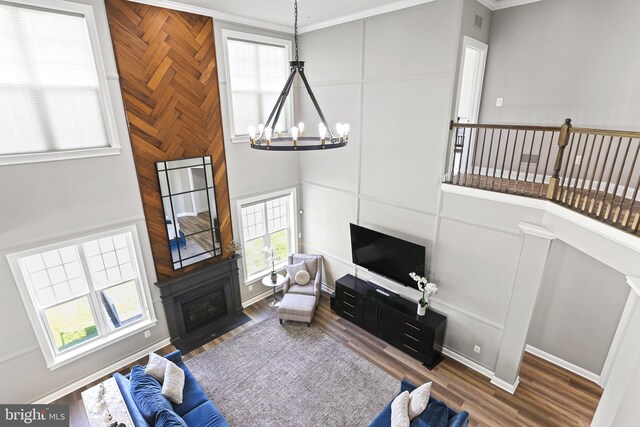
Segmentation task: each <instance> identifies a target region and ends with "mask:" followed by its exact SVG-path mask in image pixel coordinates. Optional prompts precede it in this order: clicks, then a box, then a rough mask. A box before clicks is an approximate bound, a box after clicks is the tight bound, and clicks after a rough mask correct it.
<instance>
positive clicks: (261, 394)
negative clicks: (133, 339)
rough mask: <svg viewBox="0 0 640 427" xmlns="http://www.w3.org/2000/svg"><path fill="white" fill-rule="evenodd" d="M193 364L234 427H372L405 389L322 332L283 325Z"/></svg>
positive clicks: (257, 331)
mask: <svg viewBox="0 0 640 427" xmlns="http://www.w3.org/2000/svg"><path fill="white" fill-rule="evenodd" d="M186 364H187V366H188V367H189V369H190V370H191V371H192V372H193V375H194V376H195V377H196V379H197V380H198V381H199V382H200V384H201V385H202V388H204V390H205V392H206V393H207V395H208V396H209V398H210V399H211V401H212V402H213V403H214V404H215V405H216V406H217V407H218V408H219V409H220V412H222V414H223V415H224V416H225V418H226V419H227V421H228V422H229V424H230V425H231V427H244V426H246V427H249V426H251V427H258V426H259V427H276V426H278V427H298V426H299V427H311V426H336V427H338V426H340V427H347V426H349V427H350V426H367V425H369V423H370V422H371V421H372V420H373V419H374V418H375V417H376V415H378V413H379V412H380V411H381V410H382V408H384V406H385V405H386V404H387V403H388V402H389V401H390V400H391V399H392V398H393V397H394V396H395V395H396V393H397V392H398V390H399V389H400V382H399V381H398V380H396V379H394V378H393V377H392V376H391V375H389V374H387V373H386V372H384V371H382V370H381V369H379V368H378V367H376V366H374V365H372V364H371V363H370V362H368V361H367V360H365V359H363V358H362V357H360V355H358V354H357V353H355V352H353V351H352V350H350V349H349V348H347V347H346V346H344V345H343V344H342V343H340V342H338V341H336V340H334V339H333V338H331V337H330V336H329V335H327V334H325V333H324V332H322V331H321V330H320V329H318V328H317V327H315V326H313V325H312V326H311V327H310V328H309V327H307V325H306V324H303V323H297V322H288V323H285V324H284V325H282V326H281V325H280V324H279V323H278V319H277V318H275V317H272V318H269V319H267V320H265V321H263V322H262V323H260V324H258V325H255V326H253V327H251V328H249V329H247V330H245V331H243V332H242V333H240V334H238V335H236V336H235V337H233V338H231V339H229V340H227V341H224V342H223V343H221V344H218V345H216V346H215V347H213V348H211V349H209V350H207V351H206V352H204V353H201V354H199V355H197V356H195V357H194V358H192V359H190V360H188V361H187V362H186Z"/></svg>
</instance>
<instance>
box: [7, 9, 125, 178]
mask: <svg viewBox="0 0 640 427" xmlns="http://www.w3.org/2000/svg"><path fill="white" fill-rule="evenodd" d="M3 1H4V2H5V3H7V4H14V5H16V6H18V7H20V6H30V7H34V8H37V9H41V10H45V11H51V12H53V13H56V12H58V13H69V14H75V15H82V16H84V18H85V22H86V23H87V29H88V32H89V40H90V42H91V43H90V44H91V51H92V53H93V58H94V62H95V65H96V71H97V73H98V86H99V87H98V93H99V95H100V107H101V111H102V117H103V120H104V124H105V129H106V132H107V139H108V141H109V146H108V147H98V148H81V149H78V150H61V151H42V152H36V153H20V154H4V155H0V166H3V165H14V164H23V163H35V162H46V161H56V160H69V159H80V158H87V157H100V156H112V155H117V154H120V141H119V139H118V132H117V128H116V119H115V112H114V109H113V103H112V100H111V96H110V95H109V87H108V83H107V71H106V68H105V63H104V57H103V52H102V48H101V46H100V37H99V29H98V26H99V24H98V22H97V20H96V16H95V13H94V10H93V9H94V7H95V6H94V5H88V4H82V3H76V2H71V1H65V0H3ZM101 24H102V25H100V27H103V28H100V30H101V31H102V32H103V33H104V32H106V33H107V34H108V33H109V30H108V28H104V26H105V24H106V23H105V22H102V23H101ZM113 78H114V79H116V80H117V75H116V76H113Z"/></svg>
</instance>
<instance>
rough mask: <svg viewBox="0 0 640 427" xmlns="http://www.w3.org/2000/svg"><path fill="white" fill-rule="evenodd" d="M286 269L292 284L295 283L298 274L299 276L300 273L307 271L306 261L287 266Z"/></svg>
mask: <svg viewBox="0 0 640 427" xmlns="http://www.w3.org/2000/svg"><path fill="white" fill-rule="evenodd" d="M285 268H286V269H287V275H288V276H289V279H290V281H291V284H293V283H295V281H296V274H298V271H307V270H306V269H305V268H304V261H303V262H299V263H297V264H291V265H287V266H286V267H285Z"/></svg>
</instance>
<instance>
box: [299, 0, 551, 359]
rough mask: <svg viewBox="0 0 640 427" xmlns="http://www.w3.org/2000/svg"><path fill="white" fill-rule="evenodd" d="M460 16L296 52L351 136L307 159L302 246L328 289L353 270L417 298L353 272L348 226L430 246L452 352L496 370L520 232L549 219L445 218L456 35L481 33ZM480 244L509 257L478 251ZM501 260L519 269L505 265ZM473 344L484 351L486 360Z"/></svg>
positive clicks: (460, 203)
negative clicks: (316, 259)
mask: <svg viewBox="0 0 640 427" xmlns="http://www.w3.org/2000/svg"><path fill="white" fill-rule="evenodd" d="M466 3H467V4H468V3H469V2H466ZM474 10H476V9H474ZM477 10H479V11H480V13H486V14H487V15H488V11H486V10H483V6H479V8H478V9H477ZM468 15H469V12H467V14H466V15H465V16H468ZM462 16H463V2H462V1H436V2H432V3H428V4H424V5H421V6H416V7H413V8H409V9H405V10H400V11H397V12H393V13H388V14H385V15H380V16H376V17H372V18H368V19H365V20H361V21H357V22H352V23H348V24H344V25H340V26H337V27H331V28H328V29H324V30H319V31H315V32H312V33H307V34H303V35H302V37H301V47H300V52H301V55H302V58H303V59H304V60H305V61H307V70H306V71H307V75H308V77H309V80H310V82H311V85H312V87H313V89H314V92H315V94H316V96H317V97H318V100H319V103H320V105H321V106H322V107H323V109H324V112H325V114H327V115H328V117H327V119H328V120H329V121H330V122H331V124H334V123H335V121H338V120H341V121H347V122H349V123H350V124H351V125H352V126H351V128H352V129H353V131H352V133H351V135H350V138H349V139H350V142H349V146H348V147H347V148H346V149H340V150H335V151H327V152H319V153H302V154H301V160H300V165H301V167H300V176H301V180H302V187H303V195H304V202H303V206H304V212H305V213H304V220H303V226H304V233H303V244H304V249H305V250H306V251H309V252H319V253H322V254H323V255H324V256H325V266H326V270H327V271H326V273H327V274H326V277H325V282H326V283H327V285H329V286H330V287H332V286H333V284H334V281H335V280H336V279H337V278H339V277H341V276H342V275H344V274H347V273H350V274H354V273H356V274H357V275H359V276H361V277H365V278H371V279H372V280H373V281H374V282H376V283H378V284H380V285H383V286H387V287H389V288H390V289H392V290H393V291H396V292H398V293H400V294H402V295H404V296H406V297H408V298H411V299H414V300H417V299H418V292H417V291H415V290H412V289H408V288H405V287H402V286H399V285H397V284H395V283H393V282H391V281H388V280H386V279H384V278H382V277H378V276H374V275H372V274H370V273H368V272H366V271H362V270H360V269H356V268H355V267H354V266H353V264H352V263H351V261H350V260H351V256H350V243H349V228H348V224H349V222H357V223H360V224H362V225H364V226H368V227H372V228H375V229H377V230H380V231H383V232H388V233H392V234H394V235H396V236H399V237H402V238H405V239H407V240H411V241H414V242H416V243H420V244H423V245H425V246H426V247H427V252H428V260H427V261H428V263H429V264H430V266H431V268H430V271H429V275H430V277H432V278H434V279H435V280H437V281H438V283H439V284H440V285H441V292H440V294H439V295H438V296H437V298H436V299H435V300H434V304H433V305H434V308H435V309H437V310H439V311H442V312H443V313H445V314H446V315H447V316H448V326H447V336H446V342H445V345H446V346H447V347H449V348H451V349H454V350H455V351H457V352H459V353H462V354H464V355H465V356H467V357H470V358H473V359H475V360H477V361H478V362H479V363H481V364H483V365H484V366H487V367H489V368H492V367H493V365H494V364H495V358H496V356H497V348H498V346H499V343H500V334H501V328H502V325H503V322H504V317H505V316H506V305H505V304H504V301H505V298H507V297H508V290H509V287H510V286H511V284H512V281H513V275H514V274H515V268H516V266H517V254H518V249H519V245H520V244H521V236H520V234H519V230H518V229H517V223H518V220H520V219H521V218H529V217H532V218H533V219H532V220H533V221H534V222H535V220H537V221H540V220H541V215H540V214H523V215H519V216H518V215H514V214H510V213H509V211H504V212H503V213H502V215H503V216H505V217H508V218H510V219H509V220H506V219H504V221H500V220H501V218H497V217H496V213H495V209H494V207H491V206H482V203H481V202H478V205H479V206H478V207H477V208H474V207H471V206H469V202H467V201H466V200H464V198H460V196H458V198H456V196H451V197H449V198H448V199H445V201H444V207H445V208H444V209H443V210H444V212H443V213H441V206H442V205H443V200H442V194H441V191H440V180H441V173H442V169H443V162H444V158H445V154H446V153H445V151H446V145H447V141H448V122H449V120H450V117H451V111H452V100H453V97H454V96H453V93H454V88H455V86H456V79H457V59H458V56H459V46H460V38H461V35H465V34H472V33H473V32H472V31H471V30H470V29H468V28H465V29H463V28H462V24H461V22H462ZM472 16H473V15H472ZM468 21H469V20H468V19H467V20H465V22H468ZM488 21H489V19H488V18H487V19H486V20H485V23H486V24H488ZM465 25H466V24H465ZM473 35H475V36H476V37H478V38H482V37H480V36H478V35H477V34H473ZM336 64H340V66H336ZM301 98H302V100H304V96H303V95H302V94H301ZM299 110H300V113H301V115H302V117H303V118H304V120H305V121H306V122H311V123H315V121H317V119H316V118H315V115H313V110H312V107H311V106H310V104H309V103H306V104H305V103H301V104H300V106H299ZM314 126H315V124H314ZM467 212H469V213H470V215H471V213H475V214H476V215H478V217H477V218H472V219H474V220H475V221H476V222H478V223H479V224H481V225H480V226H478V225H475V224H474V223H471V222H470V221H469V218H467V217H466V213H467ZM501 212H502V211H501ZM486 223H488V224H489V225H487V224H486ZM505 224H508V226H507V225H505ZM496 228H501V229H503V228H504V229H505V231H504V232H502V233H496V232H495V230H496ZM439 235H444V237H442V238H439V237H438V236H439ZM487 240H488V241H490V243H487ZM483 245H486V246H488V247H493V245H495V246H497V247H499V248H501V249H499V253H498V254H492V253H491V252H489V251H482V252H481V253H478V251H477V248H478V246H483ZM503 254H504V255H505V256H507V257H509V260H510V261H512V267H509V268H506V269H505V268H504V267H503V264H507V262H506V261H504V260H500V259H499V256H500V255H503ZM469 257H472V258H477V259H473V260H470V259H469ZM461 263H463V264H464V265H465V267H466V266H469V265H471V266H477V269H473V268H468V269H467V268H464V269H462V268H460V265H461ZM507 265H511V264H507ZM478 270H481V271H478ZM487 276H489V277H487ZM479 277H482V279H481V280H478V278H479ZM507 302H508V299H507ZM476 343H478V344H480V345H482V346H483V348H485V349H486V350H485V351H483V353H482V354H481V356H480V357H474V356H475V353H473V345H474V344H476Z"/></svg>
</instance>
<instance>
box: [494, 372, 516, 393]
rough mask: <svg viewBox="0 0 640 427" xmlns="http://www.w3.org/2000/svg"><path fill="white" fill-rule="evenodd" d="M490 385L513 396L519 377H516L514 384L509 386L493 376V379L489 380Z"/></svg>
mask: <svg viewBox="0 0 640 427" xmlns="http://www.w3.org/2000/svg"><path fill="white" fill-rule="evenodd" d="M491 384H493V385H494V386H496V387H499V388H501V389H503V390H504V391H506V392H507V393H511V394H514V393H515V392H516V389H517V388H518V384H520V375H518V378H516V382H514V383H513V384H509V383H508V382H506V381H503V380H501V379H500V378H498V377H496V376H494V377H493V378H491Z"/></svg>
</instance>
